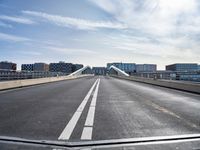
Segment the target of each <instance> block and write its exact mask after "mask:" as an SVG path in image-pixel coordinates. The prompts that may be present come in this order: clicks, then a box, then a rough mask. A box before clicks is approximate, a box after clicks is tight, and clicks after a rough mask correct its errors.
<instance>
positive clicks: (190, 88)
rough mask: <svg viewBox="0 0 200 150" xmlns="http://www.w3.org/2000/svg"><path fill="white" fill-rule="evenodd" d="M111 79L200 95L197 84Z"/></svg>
mask: <svg viewBox="0 0 200 150" xmlns="http://www.w3.org/2000/svg"><path fill="white" fill-rule="evenodd" d="M110 76H111V77H116V78H120V79H125V80H130V81H135V82H141V83H147V84H151V85H156V86H161V87H166V88H171V89H176V90H181V91H187V92H191V93H196V94H200V85H199V84H195V83H188V82H173V81H170V80H159V79H156V80H155V79H151V78H142V77H134V76H118V75H110Z"/></svg>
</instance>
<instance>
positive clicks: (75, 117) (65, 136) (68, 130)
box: [58, 79, 99, 140]
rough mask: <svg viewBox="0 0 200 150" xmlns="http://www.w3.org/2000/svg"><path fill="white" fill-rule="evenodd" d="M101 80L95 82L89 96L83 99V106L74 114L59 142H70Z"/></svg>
mask: <svg viewBox="0 0 200 150" xmlns="http://www.w3.org/2000/svg"><path fill="white" fill-rule="evenodd" d="M98 81H99V80H98V79H97V80H96V81H95V83H94V84H93V85H92V87H91V89H90V90H89V92H88V93H87V95H86V96H85V98H84V99H83V101H82V102H81V104H80V105H79V107H78V109H77V110H76V112H75V113H74V115H73V116H72V118H71V120H70V121H69V123H68V124H67V126H66V127H65V128H64V130H63V131H62V133H61V134H60V136H59V137H58V139H59V140H69V138H70V136H71V134H72V132H73V130H74V128H75V126H76V124H77V122H78V120H79V118H80V116H81V114H82V112H83V110H84V108H85V106H86V104H87V102H88V100H89V98H90V96H91V94H92V91H93V89H94V87H95V85H96V84H97V82H98Z"/></svg>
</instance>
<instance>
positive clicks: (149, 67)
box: [136, 64, 157, 72]
mask: <svg viewBox="0 0 200 150" xmlns="http://www.w3.org/2000/svg"><path fill="white" fill-rule="evenodd" d="M156 70H157V65H156V64H137V65H136V72H156Z"/></svg>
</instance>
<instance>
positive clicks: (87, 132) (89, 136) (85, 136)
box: [81, 127, 92, 140]
mask: <svg viewBox="0 0 200 150" xmlns="http://www.w3.org/2000/svg"><path fill="white" fill-rule="evenodd" d="M91 133H92V127H84V128H83V133H82V135H81V139H84V140H91V139H92V134H91Z"/></svg>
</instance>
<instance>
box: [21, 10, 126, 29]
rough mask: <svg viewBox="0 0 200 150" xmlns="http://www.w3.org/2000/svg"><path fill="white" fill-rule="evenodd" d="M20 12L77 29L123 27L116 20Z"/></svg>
mask: <svg viewBox="0 0 200 150" xmlns="http://www.w3.org/2000/svg"><path fill="white" fill-rule="evenodd" d="M22 13H24V14H26V15H29V16H34V17H39V18H42V19H43V20H44V19H45V20H46V21H48V22H51V23H53V24H56V25H58V26H63V27H76V28H78V29H95V28H111V29H124V28H126V26H124V25H123V24H121V23H118V22H111V21H91V20H85V19H78V18H72V17H63V16H59V15H52V14H47V13H43V12H36V11H22Z"/></svg>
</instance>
